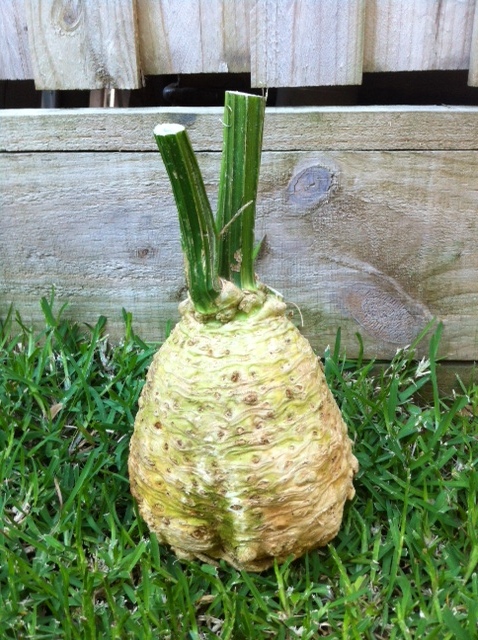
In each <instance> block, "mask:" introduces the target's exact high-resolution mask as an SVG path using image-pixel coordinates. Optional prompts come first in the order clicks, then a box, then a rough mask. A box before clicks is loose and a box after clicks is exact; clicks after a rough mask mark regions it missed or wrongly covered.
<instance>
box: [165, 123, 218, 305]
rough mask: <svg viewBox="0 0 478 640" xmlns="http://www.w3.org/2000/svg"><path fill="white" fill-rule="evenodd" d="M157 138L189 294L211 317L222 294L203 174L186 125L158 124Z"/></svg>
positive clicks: (211, 215) (214, 236)
mask: <svg viewBox="0 0 478 640" xmlns="http://www.w3.org/2000/svg"><path fill="white" fill-rule="evenodd" d="M154 137H155V139H156V144H157V145H158V148H159V151H160V153H161V156H162V158H163V162H164V165H165V167H166V171H167V172H168V175H169V179H170V181H171V186H172V189H173V194H174V199H175V201H176V206H177V209H178V214H179V224H180V229H181V244H182V248H183V252H184V257H185V262H186V278H187V282H188V288H189V295H190V297H191V300H192V303H193V305H194V307H195V309H196V311H199V312H200V313H204V314H210V313H213V312H214V311H215V310H216V305H215V299H216V298H217V295H218V292H219V283H218V277H217V264H216V229H215V224H214V216H213V213H212V209H211V205H210V203H209V199H208V197H207V194H206V189H205V187H204V182H203V179H202V175H201V171H200V169H199V165H198V163H197V160H196V156H195V155H194V151H193V149H192V147H191V143H190V141H189V137H188V134H187V133H186V130H185V128H184V127H183V126H181V125H179V124H161V125H158V126H157V127H155V129H154Z"/></svg>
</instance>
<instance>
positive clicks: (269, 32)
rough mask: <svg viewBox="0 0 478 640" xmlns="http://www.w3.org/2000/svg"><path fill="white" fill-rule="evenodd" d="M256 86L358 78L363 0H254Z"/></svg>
mask: <svg viewBox="0 0 478 640" xmlns="http://www.w3.org/2000/svg"><path fill="white" fill-rule="evenodd" d="M252 6H253V9H252V13H251V82H252V86H254V87H305V86H320V85H346V84H360V83H361V80H362V58H363V17H364V6H365V3H364V0H321V2H316V1H315V0H291V1H289V2H277V0H253V5H252Z"/></svg>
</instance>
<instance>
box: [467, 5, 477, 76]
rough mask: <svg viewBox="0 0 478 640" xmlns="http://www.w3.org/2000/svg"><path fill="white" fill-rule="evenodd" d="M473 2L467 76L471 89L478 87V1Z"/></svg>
mask: <svg viewBox="0 0 478 640" xmlns="http://www.w3.org/2000/svg"><path fill="white" fill-rule="evenodd" d="M475 1H476V4H475V18H474V20H473V33H472V38H471V47H470V64H469V74H468V84H469V85H470V86H471V87H478V0H475Z"/></svg>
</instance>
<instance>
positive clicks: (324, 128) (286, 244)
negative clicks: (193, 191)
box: [0, 107, 478, 362]
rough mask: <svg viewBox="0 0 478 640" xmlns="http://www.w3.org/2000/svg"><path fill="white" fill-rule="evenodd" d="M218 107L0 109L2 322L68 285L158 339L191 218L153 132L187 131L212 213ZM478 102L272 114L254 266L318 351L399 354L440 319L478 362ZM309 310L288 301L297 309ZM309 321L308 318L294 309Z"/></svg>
mask: <svg viewBox="0 0 478 640" xmlns="http://www.w3.org/2000/svg"><path fill="white" fill-rule="evenodd" d="M221 117H222V113H221V110H220V109H217V108H198V109H188V108H185V107H177V108H168V109H164V108H150V109H83V110H63V109H56V110H49V109H46V110H11V111H10V110H3V112H0V150H1V153H0V175H1V176H3V182H4V186H5V188H4V190H3V195H2V207H1V211H0V222H1V234H0V317H1V316H2V314H4V313H6V310H7V308H8V305H9V304H10V303H13V304H14V305H15V307H16V308H17V309H18V310H20V311H21V313H22V314H23V316H24V318H25V321H31V320H32V319H33V320H39V319H40V317H41V312H40V307H39V299H40V296H41V295H48V294H49V292H50V289H51V286H52V285H54V286H55V287H56V290H57V298H58V302H59V303H60V304H61V303H63V302H68V303H69V304H70V307H69V313H70V314H71V315H72V317H74V318H76V319H77V320H81V321H84V322H95V321H96V319H97V317H98V314H100V313H102V314H105V315H107V316H108V319H109V326H108V330H109V332H110V334H111V335H112V336H114V337H118V336H120V335H121V332H122V331H123V328H122V319H121V308H122V307H125V308H126V309H128V310H129V311H132V312H133V314H134V318H135V323H136V328H137V331H138V333H139V334H140V335H142V336H143V337H144V338H151V339H159V338H160V337H161V335H162V331H163V330H164V327H165V325H166V322H167V321H168V320H173V321H174V320H175V319H176V318H177V317H178V316H177V303H178V301H179V300H180V299H181V298H182V297H183V296H184V277H183V269H182V259H181V255H180V243H179V235H178V223H177V215H176V212H175V207H174V202H173V198H172V195H171V189H170V186H169V183H168V180H167V176H166V173H165V171H164V168H163V165H162V163H161V160H160V157H159V153H158V151H157V149H155V144H154V140H153V138H152V130H153V127H154V126H155V125H156V124H157V123H158V122H161V121H164V120H169V121H175V122H179V123H182V124H185V125H186V126H187V127H188V130H189V132H190V135H191V138H192V142H193V146H194V148H195V149H196V150H197V151H198V153H199V162H200V166H201V168H202V170H203V172H204V174H205V179H206V186H207V190H208V193H209V195H210V197H211V199H212V202H213V206H214V201H215V197H216V190H217V179H218V175H219V164H220V159H219V151H220V147H221V141H222V137H221V136H222V125H221ZM477 167H478V108H476V107H451V108H450V107H342V108H335V107H330V108H327V107H322V108H297V109H291V108H271V109H268V110H267V114H266V129H265V139H264V154H263V164H262V173H261V190H260V196H259V202H258V207H259V217H258V224H257V235H258V237H262V236H265V241H264V251H263V252H262V254H261V256H260V258H259V262H258V265H257V270H258V273H259V275H260V277H261V279H263V280H264V281H265V282H267V283H268V284H270V285H271V286H272V287H274V288H275V289H277V290H279V291H281V292H282V293H283V294H284V296H285V298H286V300H287V301H290V302H291V303H295V304H297V305H298V306H299V307H300V308H301V310H302V314H303V317H304V331H305V333H306V334H307V335H308V337H309V338H311V340H312V342H313V343H314V345H315V346H317V347H318V348H319V349H323V348H324V347H325V346H326V345H327V344H331V343H333V341H334V339H335V333H336V330H337V328H338V327H341V328H342V335H343V347H344V348H346V349H347V353H348V354H349V355H351V356H352V355H356V354H357V353H358V348H359V345H358V342H357V340H356V337H355V334H356V333H357V332H359V333H361V335H362V337H363V341H364V346H365V354H366V355H368V356H371V357H377V358H384V359H387V358H390V357H392V356H393V355H394V353H395V351H396V349H397V348H399V347H402V346H404V345H406V344H408V343H410V342H411V341H412V340H413V339H414V338H415V337H416V336H417V335H418V334H419V333H420V331H422V329H423V328H424V327H425V326H426V325H427V323H428V322H429V320H430V319H431V318H436V319H437V320H440V321H442V322H443V323H444V335H443V341H442V355H443V356H444V357H446V358H447V359H450V360H464V361H468V362H469V361H472V360H477V359H478V276H477V274H478V252H477V250H476V247H477V245H478V217H477V213H476V212H477V211H478V171H477ZM294 309H295V307H294V306H293V305H292V304H291V307H290V310H291V311H294ZM295 317H296V319H297V320H298V319H299V316H298V314H297V313H296V316H295Z"/></svg>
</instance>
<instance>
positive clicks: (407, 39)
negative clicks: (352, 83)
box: [364, 0, 475, 72]
mask: <svg viewBox="0 0 478 640" xmlns="http://www.w3.org/2000/svg"><path fill="white" fill-rule="evenodd" d="M474 10H475V0H461V1H460V2H457V1H456V0H440V2H434V1H430V0H400V1H399V2H397V0H379V1H374V2H367V3H366V16H365V25H366V26H365V48H364V71H367V72H373V71H424V70H437V69H468V64H469V57H470V46H471V32H472V24H473V14H474Z"/></svg>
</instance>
